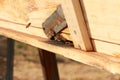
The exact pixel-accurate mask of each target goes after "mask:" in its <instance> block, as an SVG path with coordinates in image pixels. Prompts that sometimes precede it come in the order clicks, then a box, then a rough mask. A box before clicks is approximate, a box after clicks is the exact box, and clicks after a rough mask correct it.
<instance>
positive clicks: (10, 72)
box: [6, 38, 14, 80]
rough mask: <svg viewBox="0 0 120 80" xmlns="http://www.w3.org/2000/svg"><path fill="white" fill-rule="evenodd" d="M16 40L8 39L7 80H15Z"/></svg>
mask: <svg viewBox="0 0 120 80" xmlns="http://www.w3.org/2000/svg"><path fill="white" fill-rule="evenodd" d="M13 65H14V40H12V39H10V38H8V39H7V74H6V80H13Z"/></svg>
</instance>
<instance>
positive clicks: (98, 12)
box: [80, 0, 120, 44]
mask: <svg viewBox="0 0 120 80" xmlns="http://www.w3.org/2000/svg"><path fill="white" fill-rule="evenodd" d="M80 1H81V2H82V4H83V7H84V11H85V13H86V17H87V19H86V20H87V22H88V23H87V24H88V25H89V31H90V34H91V37H92V38H93V39H98V40H103V41H106V42H110V43H116V44H120V37H119V34H120V31H119V30H120V27H119V26H120V22H119V21H120V17H119V14H120V10H119V8H120V1H119V0H114V1H113V0H80Z"/></svg>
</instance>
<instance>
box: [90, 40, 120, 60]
mask: <svg viewBox="0 0 120 80" xmlns="http://www.w3.org/2000/svg"><path fill="white" fill-rule="evenodd" d="M92 42H93V45H94V48H95V51H97V52H101V53H104V54H108V55H112V56H116V57H119V58H120V45H118V44H113V43H108V42H104V41H100V40H93V41H92Z"/></svg>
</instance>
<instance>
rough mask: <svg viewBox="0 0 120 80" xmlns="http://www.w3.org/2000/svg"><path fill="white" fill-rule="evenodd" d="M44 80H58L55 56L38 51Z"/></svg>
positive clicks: (47, 52)
mask: <svg viewBox="0 0 120 80" xmlns="http://www.w3.org/2000/svg"><path fill="white" fill-rule="evenodd" d="M39 55H40V60H41V63H42V68H43V73H44V77H45V80H59V74H58V68H57V61H56V56H55V54H54V53H52V52H49V51H45V50H42V49H39Z"/></svg>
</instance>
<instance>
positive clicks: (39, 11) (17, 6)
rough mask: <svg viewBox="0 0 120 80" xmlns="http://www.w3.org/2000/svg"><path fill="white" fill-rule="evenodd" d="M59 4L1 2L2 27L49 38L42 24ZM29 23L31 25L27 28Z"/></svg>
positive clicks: (49, 1) (39, 0)
mask: <svg viewBox="0 0 120 80" xmlns="http://www.w3.org/2000/svg"><path fill="white" fill-rule="evenodd" d="M59 4H60V0H57V1H56V0H1V1H0V26H1V27H4V28H7V29H12V30H16V31H20V32H24V33H28V34H32V35H36V36H41V37H45V38H47V37H46V35H45V34H44V32H43V31H42V30H41V28H42V23H43V22H44V21H45V20H46V19H47V18H48V17H49V16H50V15H51V14H52V13H53V12H54V11H55V10H56V8H57V6H58V5H59ZM13 23H14V24H15V25H14V24H13ZM29 23H31V25H30V26H29V28H26V26H27V25H28V24H29ZM16 24H17V25H16ZM21 24H22V26H21ZM39 32H41V33H42V34H40V33H39Z"/></svg>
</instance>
